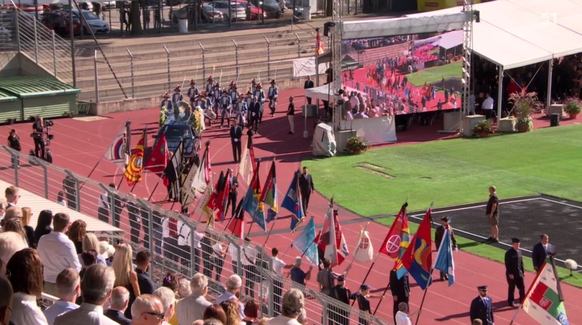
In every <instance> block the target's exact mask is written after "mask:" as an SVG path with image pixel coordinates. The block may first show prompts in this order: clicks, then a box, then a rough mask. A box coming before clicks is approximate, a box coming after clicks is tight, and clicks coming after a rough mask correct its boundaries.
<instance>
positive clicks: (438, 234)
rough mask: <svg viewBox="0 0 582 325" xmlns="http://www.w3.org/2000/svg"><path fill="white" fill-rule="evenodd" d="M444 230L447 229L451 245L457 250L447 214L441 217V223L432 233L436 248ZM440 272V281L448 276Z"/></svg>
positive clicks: (439, 245)
mask: <svg viewBox="0 0 582 325" xmlns="http://www.w3.org/2000/svg"><path fill="white" fill-rule="evenodd" d="M445 230H448V231H449V233H450V234H451V246H452V248H453V250H457V240H456V239H455V234H454V232H453V228H452V227H451V225H450V224H449V217H448V216H444V217H442V218H441V225H440V226H439V227H438V228H437V229H436V231H435V233H434V243H435V245H436V247H437V249H438V248H439V247H441V242H442V240H443V236H444V234H445ZM440 272H441V273H440V279H441V281H444V280H448V279H449V276H448V275H447V274H446V273H444V272H443V271H440Z"/></svg>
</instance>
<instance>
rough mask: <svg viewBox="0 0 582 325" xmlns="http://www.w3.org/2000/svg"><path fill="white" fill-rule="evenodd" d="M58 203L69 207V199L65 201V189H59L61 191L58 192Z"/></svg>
mask: <svg viewBox="0 0 582 325" xmlns="http://www.w3.org/2000/svg"><path fill="white" fill-rule="evenodd" d="M57 203H58V204H60V205H62V206H64V207H65V208H66V207H67V201H65V193H64V192H63V191H59V193H57Z"/></svg>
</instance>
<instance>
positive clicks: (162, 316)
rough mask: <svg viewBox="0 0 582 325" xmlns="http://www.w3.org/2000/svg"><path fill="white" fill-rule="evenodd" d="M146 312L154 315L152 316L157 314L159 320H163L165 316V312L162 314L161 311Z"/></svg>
mask: <svg viewBox="0 0 582 325" xmlns="http://www.w3.org/2000/svg"><path fill="white" fill-rule="evenodd" d="M144 314H148V315H152V316H156V317H157V318H158V319H159V320H162V319H163V318H164V316H165V315H164V314H160V313H154V312H147V313H144Z"/></svg>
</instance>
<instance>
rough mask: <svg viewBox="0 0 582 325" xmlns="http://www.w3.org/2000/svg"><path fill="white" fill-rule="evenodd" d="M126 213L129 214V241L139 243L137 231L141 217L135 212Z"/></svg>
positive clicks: (139, 227) (138, 230)
mask: <svg viewBox="0 0 582 325" xmlns="http://www.w3.org/2000/svg"><path fill="white" fill-rule="evenodd" d="M128 214H129V228H130V234H131V242H132V243H135V244H138V243H139V232H140V229H141V223H140V222H139V219H141V218H140V217H139V216H138V215H137V214H135V213H128Z"/></svg>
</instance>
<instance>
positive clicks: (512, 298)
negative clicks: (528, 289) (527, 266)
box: [507, 277, 525, 304]
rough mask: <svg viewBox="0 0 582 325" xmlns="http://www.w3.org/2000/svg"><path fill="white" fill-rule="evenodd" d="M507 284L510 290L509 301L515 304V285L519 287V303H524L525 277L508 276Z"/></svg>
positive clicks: (508, 293) (508, 292)
mask: <svg viewBox="0 0 582 325" xmlns="http://www.w3.org/2000/svg"><path fill="white" fill-rule="evenodd" d="M507 284H508V285H509V288H508V289H509V290H508V291H507V302H508V303H509V304H513V302H514V301H515V287H517V290H518V291H519V303H522V302H523V299H524V298H525V285H524V283H523V277H514V278H513V279H510V278H509V277H507Z"/></svg>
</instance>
